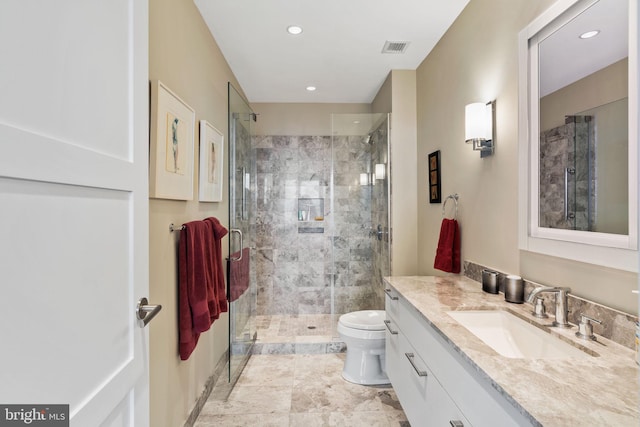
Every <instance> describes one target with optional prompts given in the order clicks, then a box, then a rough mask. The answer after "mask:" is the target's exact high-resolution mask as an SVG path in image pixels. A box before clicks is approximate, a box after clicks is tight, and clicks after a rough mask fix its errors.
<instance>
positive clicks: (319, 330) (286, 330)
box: [256, 314, 339, 343]
mask: <svg viewBox="0 0 640 427" xmlns="http://www.w3.org/2000/svg"><path fill="white" fill-rule="evenodd" d="M338 317H339V316H333V315H331V314H299V315H271V316H256V329H257V332H258V341H257V342H259V343H318V342H331V341H335V340H336V339H337V338H338V334H337V332H336V327H337V322H338Z"/></svg>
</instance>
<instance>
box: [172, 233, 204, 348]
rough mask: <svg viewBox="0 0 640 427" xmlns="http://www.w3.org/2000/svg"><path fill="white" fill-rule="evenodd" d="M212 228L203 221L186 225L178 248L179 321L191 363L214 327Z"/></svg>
mask: <svg viewBox="0 0 640 427" xmlns="http://www.w3.org/2000/svg"><path fill="white" fill-rule="evenodd" d="M210 236H211V227H210V226H209V225H208V224H205V223H204V222H203V221H193V222H188V223H186V224H184V227H183V229H182V231H181V232H180V243H179V245H178V275H179V280H178V320H179V334H180V339H179V342H180V344H179V351H180V358H181V359H182V360H187V359H188V358H189V356H190V355H191V353H192V352H193V350H194V349H195V347H196V344H197V343H198V338H199V337H200V332H203V331H206V330H207V329H209V327H210V326H211V322H210V321H209V307H208V305H207V282H208V281H209V280H210V279H209V273H208V269H207V256H206V253H207V249H206V245H207V242H209V243H210V241H211V237H210Z"/></svg>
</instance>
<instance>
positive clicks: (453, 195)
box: [442, 193, 458, 220]
mask: <svg viewBox="0 0 640 427" xmlns="http://www.w3.org/2000/svg"><path fill="white" fill-rule="evenodd" d="M449 199H452V200H453V203H455V205H456V207H455V214H454V216H453V219H455V220H457V219H458V193H455V194H449V195H448V196H447V198H446V199H444V203H443V204H442V216H443V217H444V216H445V208H446V207H447V202H448V201H449Z"/></svg>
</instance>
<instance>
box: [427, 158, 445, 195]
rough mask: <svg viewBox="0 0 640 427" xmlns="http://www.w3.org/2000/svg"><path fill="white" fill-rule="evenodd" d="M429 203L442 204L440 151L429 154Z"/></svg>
mask: <svg viewBox="0 0 640 427" xmlns="http://www.w3.org/2000/svg"><path fill="white" fill-rule="evenodd" d="M428 166H429V203H442V195H441V190H440V189H441V185H440V184H441V183H440V150H437V151H434V152H433V153H430V154H429V159H428Z"/></svg>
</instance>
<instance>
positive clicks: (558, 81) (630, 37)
mask: <svg viewBox="0 0 640 427" xmlns="http://www.w3.org/2000/svg"><path fill="white" fill-rule="evenodd" d="M638 15H639V11H638V1H637V0H558V1H556V2H555V3H554V4H552V5H551V6H550V7H549V9H547V10H546V11H545V12H544V13H542V14H541V15H540V16H538V18H536V19H534V20H533V21H532V22H531V23H530V24H529V25H528V26H527V27H526V28H524V29H523V30H522V31H521V32H520V34H519V40H520V41H519V45H520V79H519V84H520V91H519V99H520V104H519V125H520V126H519V129H520V130H519V146H520V150H519V166H520V167H519V171H520V173H519V191H518V194H519V205H518V206H519V208H518V213H519V215H518V217H519V233H518V241H519V247H520V249H522V250H524V251H528V252H534V253H540V254H545V255H549V256H553V257H561V258H566V259H571V260H575V261H580V262H584V263H589V264H596V265H602V266H607V267H609V268H614V269H621V270H625V271H632V272H637V271H638V250H637V249H638V185H639V182H638V133H639V132H638V87H639V84H638V83H639V80H638V72H637V70H638V57H639V55H638V53H639V45H638V44H639V41H638V36H637V35H638ZM595 30H598V31H595ZM588 31H592V32H595V33H597V35H596V36H595V37H591V38H587V39H582V38H580V36H581V35H583V34H584V33H586V32H588Z"/></svg>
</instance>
